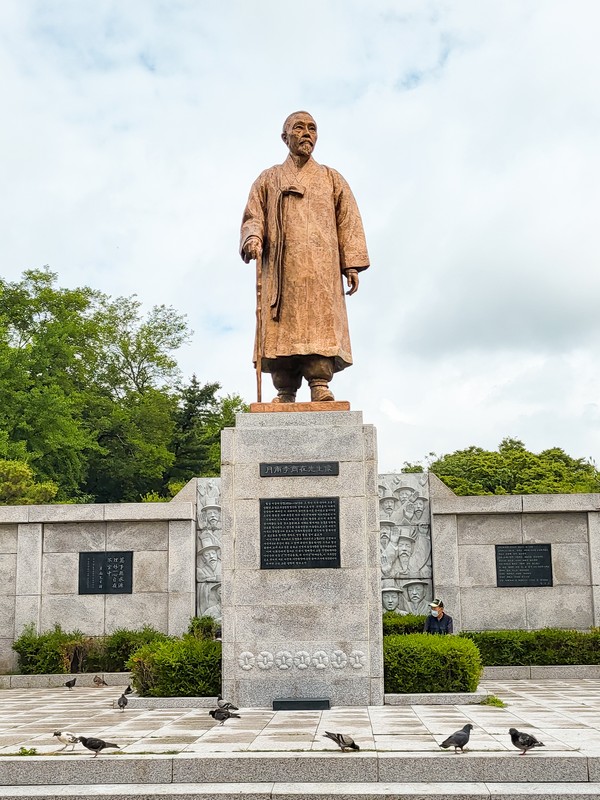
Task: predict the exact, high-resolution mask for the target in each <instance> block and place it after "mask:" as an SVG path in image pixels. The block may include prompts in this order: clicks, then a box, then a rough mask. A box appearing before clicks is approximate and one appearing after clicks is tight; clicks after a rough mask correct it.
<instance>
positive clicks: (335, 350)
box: [240, 111, 369, 403]
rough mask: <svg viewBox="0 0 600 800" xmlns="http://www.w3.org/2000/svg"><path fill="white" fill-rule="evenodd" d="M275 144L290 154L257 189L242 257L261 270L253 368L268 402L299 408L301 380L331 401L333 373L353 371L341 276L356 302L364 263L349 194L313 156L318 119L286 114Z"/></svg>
mask: <svg viewBox="0 0 600 800" xmlns="http://www.w3.org/2000/svg"><path fill="white" fill-rule="evenodd" d="M281 138H282V139H283V141H284V142H285V144H286V145H287V147H288V149H289V151H290V152H289V155H288V157H287V158H286V160H285V161H284V163H283V164H278V165H276V166H274V167H271V168H270V169H267V170H265V171H264V172H262V173H261V174H260V175H259V177H258V178H257V179H256V181H255V182H254V183H253V185H252V188H251V190H250V196H249V198H248V204H247V205H246V209H245V211H244V218H243V220H242V230H241V243H240V252H241V256H242V258H243V259H244V261H245V262H246V263H248V262H250V261H251V260H253V259H260V263H261V268H260V270H259V271H258V275H259V277H260V278H261V280H260V281H259V285H260V284H262V290H261V292H260V294H259V297H260V308H259V313H258V314H257V319H258V320H259V324H260V329H259V328H258V325H257V332H256V340H255V344H254V361H255V363H257V361H258V363H259V367H260V369H262V371H263V372H270V373H271V377H272V379H273V384H274V386H275V388H276V389H277V397H276V398H275V399H274V401H273V402H275V403H293V402H295V400H296V392H297V391H298V389H299V388H300V384H301V383H302V378H304V379H305V380H306V381H307V382H308V385H309V386H310V398H311V401H312V402H322V401H326V400H333V399H334V397H333V394H332V392H331V390H330V388H329V383H330V381H331V379H332V378H333V375H334V373H335V372H339V371H340V370H342V369H345V368H346V367H348V366H350V364H352V352H351V349H350V336H349V333H348V318H347V315H346V302H345V298H344V285H343V281H342V276H344V277H345V278H346V281H347V284H348V287H349V288H348V292H347V294H349V295H352V294H354V293H355V292H356V290H357V289H358V273H359V272H360V271H361V270H364V269H367V267H368V266H369V256H368V253H367V245H366V241H365V234H364V231H363V225H362V220H361V218H360V213H359V211H358V206H357V205H356V201H355V199H354V196H353V194H352V192H351V190H350V187H349V186H348V184H347V183H346V181H345V180H344V178H343V177H342V176H341V175H340V174H339V172H336V171H335V170H334V169H331V167H326V166H323V165H322V164H317V162H316V161H315V160H314V159H313V157H312V152H313V150H314V148H315V144H316V142H317V124H316V122H315V121H314V119H313V118H312V117H311V115H310V114H308V113H307V112H306V111H296V112H294V113H293V114H290V116H289V117H288V118H287V119H286V121H285V122H284V124H283V133H282V134H281Z"/></svg>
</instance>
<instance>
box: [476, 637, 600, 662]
mask: <svg viewBox="0 0 600 800" xmlns="http://www.w3.org/2000/svg"><path fill="white" fill-rule="evenodd" d="M460 636H461V637H463V638H465V639H470V640H471V641H472V642H474V643H475V644H476V645H477V647H478V648H479V651H480V653H481V660H482V662H483V664H484V666H486V667H513V666H553V665H560V664H566V665H568V664H600V628H592V629H591V630H590V631H589V632H586V631H575V630H561V629H558V628H543V629H542V630H538V631H523V630H515V631H479V632H475V631H463V632H462V633H461V634H460Z"/></svg>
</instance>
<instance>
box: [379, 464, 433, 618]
mask: <svg viewBox="0 0 600 800" xmlns="http://www.w3.org/2000/svg"><path fill="white" fill-rule="evenodd" d="M378 484H379V536H380V552H381V578H382V581H381V597H382V605H383V611H396V612H397V613H398V614H427V613H428V612H429V610H430V609H429V605H428V604H429V602H430V601H431V600H432V598H433V594H432V565H431V519H430V509H429V481H428V478H427V475H426V474H423V473H407V474H402V473H401V474H392V475H379V478H378Z"/></svg>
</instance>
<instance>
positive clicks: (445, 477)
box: [404, 438, 600, 495]
mask: <svg viewBox="0 0 600 800" xmlns="http://www.w3.org/2000/svg"><path fill="white" fill-rule="evenodd" d="M427 468H428V469H429V471H430V472H433V473H434V474H435V475H437V476H438V478H440V480H442V481H443V482H444V483H445V484H446V486H449V487H450V489H452V491H453V492H455V493H456V494H458V495H482V494H574V493H577V492H600V472H599V471H598V470H597V469H596V467H595V465H594V464H593V463H592V462H591V461H589V460H586V459H584V458H571V456H568V455H567V454H566V453H565V452H564V450H561V449H560V448H559V447H553V448H550V449H549V450H543V451H542V452H541V453H532V452H530V451H529V450H526V449H525V445H524V444H523V442H521V441H519V440H518V439H510V438H507V439H503V440H502V441H501V442H500V445H499V446H498V451H497V452H496V451H490V450H483V449H482V448H481V447H467V448H466V449H465V450H457V451H456V452H454V453H450V454H449V455H445V456H441V457H437V456H436V455H435V454H434V453H432V454H430V460H429V463H428V464H427ZM423 469H424V468H423V466H422V465H421V464H405V467H404V471H405V472H422V471H423Z"/></svg>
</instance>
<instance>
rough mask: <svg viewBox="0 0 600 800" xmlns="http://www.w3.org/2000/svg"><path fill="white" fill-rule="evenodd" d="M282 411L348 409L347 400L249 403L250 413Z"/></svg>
mask: <svg viewBox="0 0 600 800" xmlns="http://www.w3.org/2000/svg"><path fill="white" fill-rule="evenodd" d="M280 411H283V412H284V413H285V412H288V413H289V412H294V411H350V403H349V402H348V401H347V400H331V401H329V402H326V403H250V413H251V414H271V413H276V412H280Z"/></svg>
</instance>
